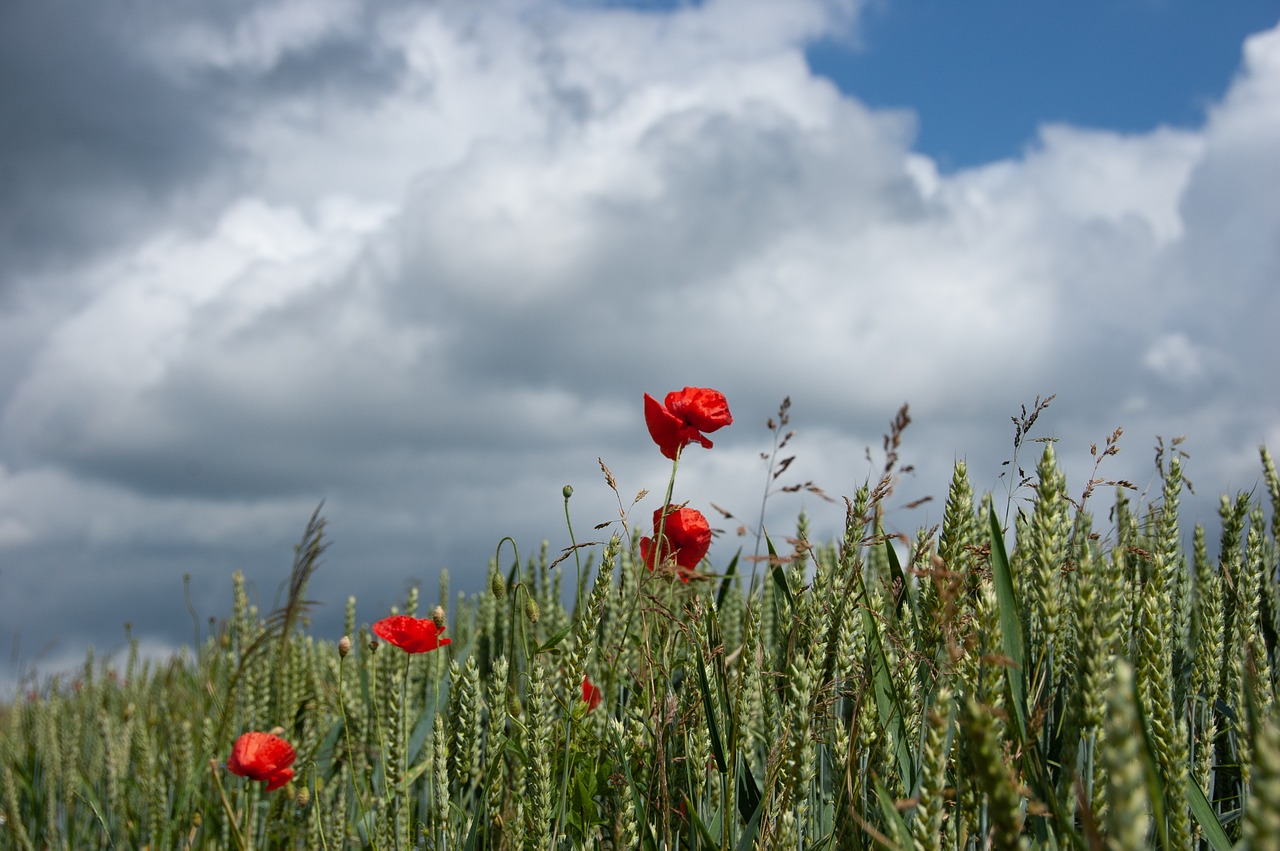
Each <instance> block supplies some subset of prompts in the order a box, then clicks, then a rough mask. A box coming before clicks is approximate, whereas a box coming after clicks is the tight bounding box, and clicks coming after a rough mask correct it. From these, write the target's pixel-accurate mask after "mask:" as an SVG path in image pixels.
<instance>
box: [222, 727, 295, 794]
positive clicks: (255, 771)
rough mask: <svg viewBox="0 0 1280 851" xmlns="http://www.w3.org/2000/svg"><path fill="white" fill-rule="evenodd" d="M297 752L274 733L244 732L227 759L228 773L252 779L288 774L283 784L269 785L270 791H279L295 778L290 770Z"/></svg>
mask: <svg viewBox="0 0 1280 851" xmlns="http://www.w3.org/2000/svg"><path fill="white" fill-rule="evenodd" d="M296 758H297V753H296V752H295V751H294V749H293V745H291V744H289V743H288V742H286V741H285V740H284V739H281V738H279V737H278V736H273V735H271V734H270V733H244V734H242V735H241V736H240V738H238V739H236V742H235V744H234V745H232V746H231V756H230V757H229V758H228V759H227V770H228V771H230V772H231V773H232V774H238V775H239V776H241V777H248V778H249V779H250V780H271V781H272V782H273V783H274V779H275V777H276V776H277V775H279V774H280V773H281V772H285V771H287V772H288V776H286V777H285V779H284V780H283V781H281V782H280V783H278V784H275V785H273V786H268V788H267V791H271V789H275V788H278V787H279V786H282V785H284V783H285V782H287V781H288V779H289V777H292V776H293V771H292V770H291V769H290V768H289V766H290V765H293V761H294V759H296Z"/></svg>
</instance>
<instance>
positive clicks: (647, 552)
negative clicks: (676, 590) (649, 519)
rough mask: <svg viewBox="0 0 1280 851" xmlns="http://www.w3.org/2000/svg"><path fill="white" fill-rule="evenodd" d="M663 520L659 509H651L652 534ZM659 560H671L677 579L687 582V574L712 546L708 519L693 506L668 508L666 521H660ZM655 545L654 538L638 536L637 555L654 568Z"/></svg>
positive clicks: (656, 549)
mask: <svg viewBox="0 0 1280 851" xmlns="http://www.w3.org/2000/svg"><path fill="white" fill-rule="evenodd" d="M661 522H662V509H661V508H659V509H658V510H657V511H655V512H653V530H654V536H655V538H656V537H657V534H658V524H659V523H661ZM662 534H663V536H664V537H665V538H666V540H665V541H664V542H663V544H662V561H663V563H664V564H665V563H668V562H672V561H674V562H675V564H676V567H677V568H679V572H680V579H681V580H682V581H684V582H688V581H689V576H690V575H691V574H692V573H693V571H694V569H695V568H696V567H697V566H698V562H700V561H702V557H703V556H705V555H706V554H707V550H708V549H710V548H711V526H710V525H709V524H708V523H707V518H706V517H704V516H703V515H702V512H701V511H698V510H697V509H696V508H670V509H668V511H667V520H666V523H664V524H663V532H662ZM657 556H658V545H657V544H656V543H655V540H654V538H641V539H640V558H642V559H643V560H644V563H645V564H646V565H648V566H649V569H650V570H653V569H654V568H655V567H656V566H657V565H656V562H657Z"/></svg>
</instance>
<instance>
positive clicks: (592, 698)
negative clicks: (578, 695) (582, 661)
mask: <svg viewBox="0 0 1280 851" xmlns="http://www.w3.org/2000/svg"><path fill="white" fill-rule="evenodd" d="M602 700H604V692H602V691H600V686H597V685H592V683H591V680H589V679H587V678H586V677H583V678H582V702H583V703H585V704H586V705H587V711H588V712H590V711H591V710H593V709H595V708H596V707H597V706H599V705H600V701H602Z"/></svg>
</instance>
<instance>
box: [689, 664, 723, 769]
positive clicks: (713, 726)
mask: <svg viewBox="0 0 1280 851" xmlns="http://www.w3.org/2000/svg"><path fill="white" fill-rule="evenodd" d="M694 644H695V646H696V647H697V650H698V659H697V662H698V691H700V692H702V711H703V713H704V714H705V715H706V717H707V727H708V733H709V734H710V736H711V755H712V756H713V757H715V760H716V770H717V771H719V772H720V773H721V774H724V773H725V772H726V771H728V770H729V769H728V766H727V765H726V764H725V761H724V744H723V742H722V740H721V739H720V725H719V724H718V723H717V722H716V707H715V702H714V701H712V700H711V684H710V683H709V682H707V661H706V657H704V656H703V654H702V642H700V641H695V642H694ZM699 768H700V767H699Z"/></svg>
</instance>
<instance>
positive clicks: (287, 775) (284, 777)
mask: <svg viewBox="0 0 1280 851" xmlns="http://www.w3.org/2000/svg"><path fill="white" fill-rule="evenodd" d="M292 777H293V769H292V768H282V769H280V770H279V771H277V772H276V773H275V774H273V775H271V778H270V780H269V781H268V782H267V791H268V792H274V791H275V790H276V789H279V788H280V787H281V786H283V785H284V784H286V783H288V782H289V780H290V779H291V778H292Z"/></svg>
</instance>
